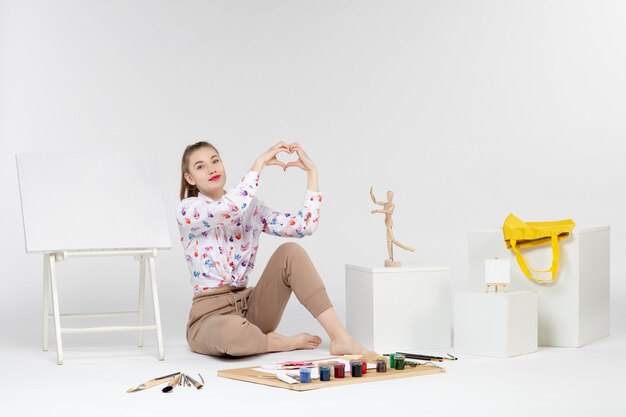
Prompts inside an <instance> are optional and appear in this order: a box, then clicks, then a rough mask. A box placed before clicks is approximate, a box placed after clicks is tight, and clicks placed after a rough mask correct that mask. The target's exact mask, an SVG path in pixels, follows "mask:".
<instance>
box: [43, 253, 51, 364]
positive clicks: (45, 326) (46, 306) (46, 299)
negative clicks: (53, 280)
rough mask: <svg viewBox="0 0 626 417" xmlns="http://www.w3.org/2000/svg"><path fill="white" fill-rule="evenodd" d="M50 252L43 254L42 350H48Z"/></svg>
mask: <svg viewBox="0 0 626 417" xmlns="http://www.w3.org/2000/svg"><path fill="white" fill-rule="evenodd" d="M49 314H50V254H48V253H46V254H45V255H44V256H43V350H44V352H47V351H48V325H49V321H50V317H49Z"/></svg>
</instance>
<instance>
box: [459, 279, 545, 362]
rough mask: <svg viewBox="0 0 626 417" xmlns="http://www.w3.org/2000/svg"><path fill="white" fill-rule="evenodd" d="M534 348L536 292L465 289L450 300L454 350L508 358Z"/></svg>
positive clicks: (467, 353)
mask: <svg viewBox="0 0 626 417" xmlns="http://www.w3.org/2000/svg"><path fill="white" fill-rule="evenodd" d="M536 351H537V293H535V292H531V291H513V292H509V293H500V294H494V293H489V294H488V293H484V292H482V293H480V292H465V293H458V294H456V297H455V301H454V352H455V353H456V354H458V355H479V356H491V357H497V358H510V357H511V356H517V355H523V354H525V353H532V352H536Z"/></svg>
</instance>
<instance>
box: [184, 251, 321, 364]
mask: <svg viewBox="0 0 626 417" xmlns="http://www.w3.org/2000/svg"><path fill="white" fill-rule="evenodd" d="M292 291H293V292H294V293H295V294H296V297H297V298H298V300H299V301H300V303H301V304H302V305H304V306H305V307H306V308H307V310H309V312H310V313H311V314H312V315H313V317H317V316H318V315H319V314H320V313H322V312H324V311H326V310H327V309H329V308H330V307H332V304H331V302H330V299H329V298H328V294H327V293H326V287H324V283H323V282H322V280H321V278H320V276H319V274H318V273H317V271H316V270H315V266H314V265H313V263H312V262H311V259H309V256H308V255H307V253H306V252H305V251H304V249H302V247H301V246H300V245H298V244H296V243H293V242H289V243H285V244H283V245H281V246H280V247H279V248H278V249H276V252H274V254H273V255H272V257H271V258H270V260H269V262H268V263H267V266H266V267H265V270H264V271H263V274H262V275H261V278H259V282H258V284H257V285H256V287H250V288H245V289H241V290H238V289H235V290H234V291H230V292H227V293H224V294H217V295H215V294H206V293H200V294H196V295H195V296H194V298H193V304H192V305H191V311H190V312H189V322H188V323H187V343H189V347H190V348H191V350H193V351H194V352H197V353H202V354H205V355H212V356H226V355H230V356H245V355H254V354H258V353H264V352H267V333H270V332H273V331H274V330H276V328H277V327H278V323H279V322H280V318H281V316H282V314H283V311H284V310H285V306H286V305H287V301H289V297H290V296H291V292H292Z"/></svg>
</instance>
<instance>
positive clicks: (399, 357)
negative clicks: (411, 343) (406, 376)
mask: <svg viewBox="0 0 626 417" xmlns="http://www.w3.org/2000/svg"><path fill="white" fill-rule="evenodd" d="M394 359H395V362H396V363H395V364H394V365H395V368H396V369H397V370H399V371H401V370H403V369H404V355H403V354H401V353H396V356H395V358H394Z"/></svg>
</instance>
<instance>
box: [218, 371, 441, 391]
mask: <svg viewBox="0 0 626 417" xmlns="http://www.w3.org/2000/svg"><path fill="white" fill-rule="evenodd" d="M257 368H259V366H251V367H248V368H236V369H224V370H221V371H217V376H221V377H224V378H230V379H237V380H239V381H245V382H253V383H255V384H262V385H268V386H271V387H277V388H286V389H290V390H293V391H309V390H312V389H319V388H329V387H337V386H340V385H350V384H360V383H364V382H374V381H382V380H386V379H397V378H408V377H412V376H422V375H430V374H438V373H443V372H446V370H445V369H443V368H441V367H439V366H434V365H419V366H416V367H415V368H409V367H406V368H405V369H404V370H402V371H397V370H395V369H389V370H387V372H376V370H375V369H368V370H367V374H365V375H363V376H362V377H360V378H353V377H351V376H350V373H348V372H346V377H345V378H338V379H335V378H331V380H330V381H320V380H312V381H311V382H310V383H308V384H300V383H298V384H288V383H286V382H283V381H281V380H279V379H275V378H259V377H258V376H255V375H263V376H267V375H270V374H268V373H266V372H259V371H255V369H257ZM331 372H332V371H331Z"/></svg>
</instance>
